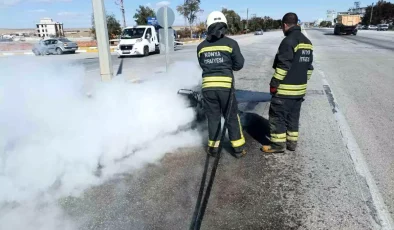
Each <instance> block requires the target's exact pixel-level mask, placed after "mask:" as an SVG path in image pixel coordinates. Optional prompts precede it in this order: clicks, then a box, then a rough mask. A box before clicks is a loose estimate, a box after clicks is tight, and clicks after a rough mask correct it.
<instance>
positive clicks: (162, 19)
mask: <svg viewBox="0 0 394 230" xmlns="http://www.w3.org/2000/svg"><path fill="white" fill-rule="evenodd" d="M164 10H167V17H166V18H165V17H164V16H165V15H164ZM156 16H157V22H158V23H159V25H161V26H162V27H165V25H164V24H165V21H167V26H172V25H173V24H174V21H175V13H174V11H173V10H172V9H171V8H169V7H167V6H163V7H161V8H160V9H159V10H158V11H157V14H156Z"/></svg>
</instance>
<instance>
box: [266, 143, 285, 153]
mask: <svg viewBox="0 0 394 230" xmlns="http://www.w3.org/2000/svg"><path fill="white" fill-rule="evenodd" d="M261 151H263V152H265V153H283V152H284V151H285V147H284V146H283V145H275V144H270V145H263V147H261Z"/></svg>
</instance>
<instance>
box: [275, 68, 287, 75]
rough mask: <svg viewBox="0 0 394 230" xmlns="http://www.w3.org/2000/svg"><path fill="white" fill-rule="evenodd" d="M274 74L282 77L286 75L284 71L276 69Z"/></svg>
mask: <svg viewBox="0 0 394 230" xmlns="http://www.w3.org/2000/svg"><path fill="white" fill-rule="evenodd" d="M275 72H276V73H278V74H280V75H283V76H286V74H287V71H286V70H284V69H281V68H276V69H275Z"/></svg>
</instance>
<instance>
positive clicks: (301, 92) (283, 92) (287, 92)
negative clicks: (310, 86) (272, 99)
mask: <svg viewBox="0 0 394 230" xmlns="http://www.w3.org/2000/svg"><path fill="white" fill-rule="evenodd" d="M305 93H306V90H297V91H295V90H284V89H278V93H277V94H281V95H288V96H298V95H304V94H305Z"/></svg>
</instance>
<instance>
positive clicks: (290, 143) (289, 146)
mask: <svg viewBox="0 0 394 230" xmlns="http://www.w3.org/2000/svg"><path fill="white" fill-rule="evenodd" d="M286 148H287V150H289V151H295V150H296V148H297V141H287V142H286Z"/></svg>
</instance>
